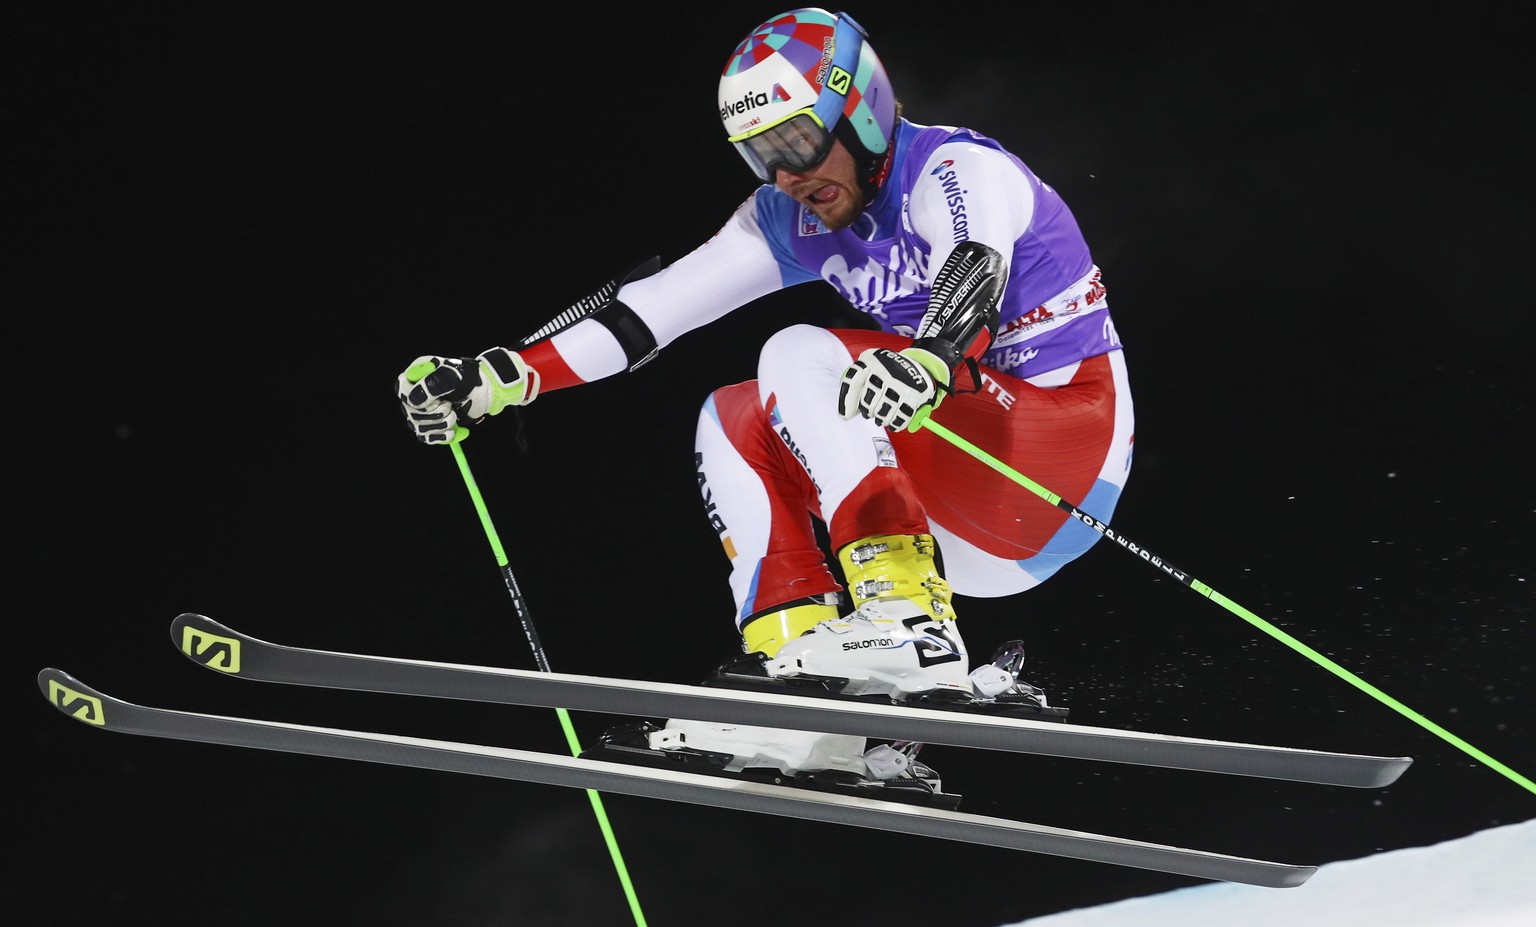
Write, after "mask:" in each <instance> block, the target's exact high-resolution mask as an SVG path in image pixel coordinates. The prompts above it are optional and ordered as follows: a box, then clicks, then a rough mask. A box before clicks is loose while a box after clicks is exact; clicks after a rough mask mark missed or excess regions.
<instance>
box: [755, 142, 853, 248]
mask: <svg viewBox="0 0 1536 927" xmlns="http://www.w3.org/2000/svg"><path fill="white" fill-rule="evenodd" d="M773 182H774V185H775V186H777V187H778V188H779V189H780V190H782V191H784V192H785V193H787V194H789V195H790V196H792V197H794V198H795V200H796V201H797V202H800V203H803V204H805V205H806V206H809V207H810V209H811V212H814V213H815V214H816V217H817V218H818V219H820V220H821V221H822V224H824V225H825V226H826V227H827V228H829V229H832V230H833V231H836V230H838V229H845V228H847V227H848V226H850V225H852V224H853V220H854V219H857V218H858V217H859V212H860V211H861V210H862V209H863V207H864V195H863V194H862V193H860V192H859V178H858V170H857V168H856V167H855V166H854V163H853V155H851V154H849V153H848V149H847V148H844V147H843V143H842V142H841V141H838V142H834V143H833V145H832V150H831V151H830V152H829V153H828V154H827V156H826V158H825V159H823V160H822V162H821V163H820V164H818V165H816V166H815V167H813V168H811V169H810V170H808V171H805V172H804V173H799V174H797V173H793V172H791V171H788V170H785V169H783V168H780V169H779V170H777V171H775V172H774V174H773Z"/></svg>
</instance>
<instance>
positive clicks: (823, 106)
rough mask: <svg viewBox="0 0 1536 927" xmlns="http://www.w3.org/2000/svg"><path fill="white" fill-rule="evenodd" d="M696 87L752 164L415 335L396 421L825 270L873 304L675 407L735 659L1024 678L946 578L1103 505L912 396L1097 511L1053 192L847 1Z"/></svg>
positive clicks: (1071, 271)
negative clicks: (623, 245)
mask: <svg viewBox="0 0 1536 927" xmlns="http://www.w3.org/2000/svg"><path fill="white" fill-rule="evenodd" d="M719 101H720V118H721V120H722V121H723V122H724V125H725V131H726V135H727V136H728V140H729V141H730V143H731V144H732V145H733V146H734V147H735V149H736V151H737V152H738V153H739V154H740V155H741V157H742V158H743V159H744V160H745V161H746V163H747V165H748V167H750V168H751V170H752V172H753V173H754V174H755V175H756V177H757V178H758V180H760V181H762V184H761V185H760V186H758V187H757V188H756V190H755V191H754V192H753V193H752V194H751V195H750V196H748V197H747V199H746V200H745V202H744V203H743V204H742V205H741V206H740V207H739V208H737V210H736V211H735V213H734V214H733V215H732V216H731V217H730V218H729V219H728V220H727V221H726V223H725V225H724V226H723V227H721V228H720V229H719V231H718V232H717V233H716V234H715V235H714V237H712V238H710V239H709V240H708V241H707V242H705V243H704V244H702V245H700V246H699V247H698V248H696V249H695V250H694V251H692V252H691V253H689V254H687V255H686V256H684V257H682V258H680V259H679V260H677V261H676V262H674V263H671V264H669V265H667V266H666V267H659V261H652V262H650V263H649V264H648V265H643V266H642V267H641V268H637V269H636V270H635V271H632V272H631V273H629V274H628V275H626V276H624V277H621V278H618V279H616V280H614V281H613V282H612V283H610V284H609V285H608V286H606V287H604V288H603V289H601V290H599V291H598V292H597V293H596V294H594V295H593V296H592V297H589V298H588V299H587V300H584V301H583V302H581V303H578V304H577V306H575V307H573V308H572V310H570V311H568V312H567V313H565V314H564V315H563V316H561V317H560V318H557V319H555V320H554V321H552V322H551V323H550V324H549V325H547V326H545V328H544V329H543V330H542V331H541V332H539V333H536V334H535V335H534V336H532V337H530V338H528V339H524V340H523V341H522V342H520V343H519V344H518V346H517V347H516V348H515V349H514V348H507V347H492V348H490V349H489V350H487V351H484V352H482V353H481V354H480V355H478V356H477V357H473V358H456V357H447V356H437V355H426V356H423V357H419V358H417V359H416V360H415V361H413V362H412V364H411V365H410V367H408V368H407V370H406V372H405V373H402V374H401V375H400V377H399V379H398V383H397V391H398V395H399V399H400V401H401V403H402V406H403V408H404V412H405V416H406V419H407V421H408V423H409V424H410V427H411V428H412V430H413V432H414V433H415V435H416V437H417V438H418V439H419V440H421V441H423V442H425V443H428V444H441V443H448V442H451V441H453V440H456V434H457V429H459V428H460V427H461V426H463V427H467V426H470V425H477V424H478V423H480V422H481V421H482V419H483V418H484V417H485V416H488V415H489V416H494V415H496V414H497V413H499V412H501V411H503V410H504V409H506V408H508V407H513V406H523V405H527V404H528V403H530V402H532V401H533V400H534V399H536V398H537V397H539V396H540V395H542V394H544V393H549V392H554V391H556V390H560V389H564V388H566V387H571V386H575V385H578V384H583V383H590V382H593V381H595V380H599V379H602V378H605V377H609V376H611V375H614V374H618V373H621V372H623V371H626V370H631V369H634V368H635V367H637V366H639V365H640V364H642V363H645V362H647V361H648V360H650V359H651V358H653V357H654V356H655V355H656V354H657V352H658V351H659V350H660V349H661V348H663V347H666V346H667V345H668V344H669V343H670V342H672V341H673V340H675V339H676V338H678V337H679V336H680V335H682V334H684V333H685V332H688V331H690V330H692V329H695V328H698V327H700V326H703V325H705V324H707V323H709V322H713V321H715V320H718V319H720V318H721V317H723V316H725V315H726V314H727V313H729V312H731V311H732V310H734V309H736V308H738V307H741V306H744V305H746V304H748V303H750V302H752V301H753V300H755V299H757V298H758V297H761V296H764V295H766V294H768V293H771V292H774V291H776V290H780V289H784V288H787V287H792V286H797V285H800V284H805V283H810V282H812V281H822V282H824V283H825V284H827V285H830V286H832V287H833V288H834V289H835V290H836V291H837V293H838V294H839V295H840V296H842V297H843V298H844V299H846V300H847V301H848V302H849V303H850V304H851V305H852V306H853V307H854V308H855V309H857V310H858V311H860V312H862V313H864V314H865V315H866V316H867V318H868V320H869V328H858V329H847V330H844V329H824V328H819V327H815V326H810V325H803V324H797V325H793V326H790V327H787V328H785V329H783V330H781V331H780V332H778V333H776V334H775V335H773V336H772V337H771V338H769V339H768V340H767V342H766V343H765V344H764V345H763V346H762V349H761V352H760V355H759V360H758V367H757V377H756V379H753V380H749V381H747V382H743V383H737V384H734V385H730V386H724V387H721V388H720V389H718V390H716V391H715V392H714V393H713V394H712V395H711V396H709V397H708V398H707V399H706V400H705V402H704V404H703V410H702V412H701V414H700V416H699V421H698V430H697V438H696V446H695V463H696V466H697V468H698V478H699V484H700V487H701V490H702V492H703V493H704V496H705V499H706V500H707V502H708V504H709V517H710V521H711V524H712V526H713V527H714V529H715V531H716V532H718V534H719V537H720V542H721V544H722V545H723V547H724V549H725V553H726V556H727V557H728V559H729V562H730V573H729V581H730V587H731V591H732V593H733V596H734V600H735V605H736V613H735V622H736V627H737V628H738V629H739V631H740V634H741V637H742V642H743V656H742V658H741V659H739V660H737V661H736V663H735V665H734V668H730V672H731V673H732V674H734V675H736V676H738V677H742V678H745V677H749V676H754V675H755V676H756V677H757V678H758V679H760V680H761V681H763V682H764V683H766V684H767V685H768V686H772V685H779V686H780V687H782V688H785V689H788V687H789V686H790V684H792V683H794V682H802V683H803V682H805V681H808V680H809V681H821V680H827V681H829V682H828V683H827V684H828V685H830V686H832V687H833V688H836V687H837V686H839V685H841V686H842V688H841V690H840V694H841V695H844V696H853V697H860V696H865V697H867V696H876V697H887V698H889V699H892V700H895V701H900V702H906V703H910V704H924V705H934V704H944V703H947V702H953V703H960V704H964V703H966V702H967V701H970V700H977V699H980V700H986V699H988V698H993V697H996V696H998V695H999V693H1002V692H1009V691H1011V692H1020V691H1023V692H1027V693H1030V694H1031V695H1033V696H1035V697H1036V701H1037V702H1038V703H1039V704H1040V705H1044V698H1043V693H1040V692H1039V690H1038V689H1034V688H1033V687H1030V686H1028V685H1027V684H1025V683H1022V682H1019V681H1018V680H1016V679H1015V678H1013V676H1014V675H1016V672H1017V668H1018V666H1017V663H1018V662H1019V661H1014V662H1013V665H1012V666H1011V667H1010V669H1011V673H1009V674H1000V673H999V671H998V669H997V666H1004V665H1005V664H1006V663H1007V661H999V664H997V666H993V665H990V664H989V665H984V666H981V667H978V668H977V670H976V671H975V672H974V673H972V672H970V670H969V663H970V661H969V657H968V655H967V651H966V646H965V643H964V642H963V640H962V638H961V636H960V631H959V628H958V623H957V620H956V618H957V615H956V612H957V609H956V605H955V602H954V596H953V593H960V594H962V595H966V596H975V597H998V596H1008V595H1013V594H1015V593H1018V592H1022V591H1024V590H1027V589H1029V588H1031V587H1033V586H1035V585H1036V584H1038V583H1040V582H1042V581H1043V580H1045V579H1047V578H1048V577H1050V576H1051V575H1053V574H1054V573H1055V572H1056V571H1057V570H1058V569H1060V568H1061V567H1062V566H1063V565H1064V564H1066V563H1067V562H1069V561H1071V560H1073V559H1074V558H1076V557H1078V556H1080V555H1081V554H1082V553H1083V552H1084V551H1086V550H1087V549H1088V548H1089V547H1090V546H1092V544H1093V543H1094V542H1095V541H1096V540H1097V539H1098V537H1099V535H1098V534H1097V533H1096V532H1094V531H1093V530H1091V529H1090V528H1088V527H1087V526H1085V525H1082V524H1079V523H1078V522H1076V521H1074V520H1069V519H1068V518H1067V516H1066V515H1065V514H1064V513H1063V512H1062V511H1061V510H1060V509H1058V508H1056V507H1054V506H1050V505H1047V504H1044V503H1043V502H1042V501H1041V500H1040V499H1038V498H1037V497H1035V496H1034V495H1033V494H1031V493H1030V492H1028V491H1027V490H1026V489H1024V488H1022V487H1020V486H1018V485H1016V484H1014V483H1013V482H1012V481H1010V480H1008V479H1007V478H1006V477H1004V476H1002V475H1000V474H998V473H996V472H995V471H993V470H992V469H991V468H989V467H988V466H986V465H984V464H982V463H980V462H978V461H977V460H975V459H973V458H972V457H970V456H969V455H967V454H965V453H964V452H963V451H961V450H960V449H959V448H957V447H955V446H954V445H953V444H951V443H948V442H947V441H945V440H944V439H942V438H940V437H938V436H937V435H936V434H935V433H934V432H932V431H931V430H927V429H924V428H923V427H922V425H923V423H924V422H925V420H926V419H928V418H929V417H930V416H932V417H933V420H934V422H936V423H940V424H943V425H944V426H945V427H947V428H949V429H952V430H953V431H954V432H955V433H956V434H958V435H960V436H962V437H964V438H965V439H967V440H968V441H970V442H972V443H974V444H975V445H977V446H978V447H980V448H982V449H984V450H986V451H987V452H989V453H990V454H992V455H994V456H995V457H997V458H998V459H1000V460H1002V461H1004V462H1005V463H1007V464H1009V465H1010V466H1012V467H1014V468H1015V469H1017V470H1019V471H1020V472H1023V473H1026V474H1029V475H1030V476H1031V477H1032V478H1034V479H1036V480H1038V481H1040V482H1041V483H1043V484H1045V485H1047V486H1049V487H1051V488H1052V489H1053V491H1055V492H1057V493H1060V494H1061V495H1062V496H1063V497H1064V498H1067V499H1070V500H1072V501H1074V502H1075V503H1076V504H1078V505H1079V506H1081V507H1082V508H1083V509H1084V510H1086V511H1090V512H1092V513H1094V514H1095V515H1096V516H1097V517H1098V518H1100V519H1103V520H1108V519H1109V518H1110V516H1111V515H1112V513H1113V511H1114V508H1115V504H1116V502H1117V500H1118V499H1119V496H1120V493H1121V490H1122V488H1123V486H1124V484H1125V480H1126V477H1127V474H1128V472H1129V469H1130V462H1131V446H1132V440H1133V433H1132V432H1133V412H1132V403H1131V396H1130V393H1129V390H1128V381H1127V375H1126V367H1125V362H1124V360H1123V357H1122V353H1121V350H1120V342H1119V339H1118V337H1117V336H1116V333H1115V329H1114V325H1113V324H1112V322H1111V320H1110V315H1109V308H1108V302H1107V299H1106V293H1105V288H1104V285H1103V283H1102V282H1101V279H1100V271H1099V268H1098V267H1097V266H1096V265H1095V264H1094V261H1093V258H1092V256H1091V254H1090V251H1089V248H1088V246H1087V244H1086V243H1085V241H1084V238H1083V235H1082V233H1081V231H1080V230H1079V228H1078V225H1077V222H1076V220H1075V219H1074V218H1073V216H1072V213H1071V212H1070V211H1069V209H1068V208H1067V206H1066V204H1065V203H1064V202H1063V200H1062V198H1061V196H1060V195H1059V194H1058V193H1057V192H1056V191H1055V190H1054V189H1052V188H1051V187H1049V186H1047V185H1046V184H1045V183H1044V182H1042V181H1041V180H1040V178H1038V177H1037V176H1036V175H1035V174H1034V173H1033V172H1032V171H1031V170H1030V169H1029V168H1028V167H1027V166H1026V165H1025V164H1024V163H1022V162H1021V161H1020V160H1019V159H1018V158H1017V157H1016V156H1014V155H1013V154H1011V153H1010V152H1009V151H1007V150H1006V149H1005V148H1003V146H1002V145H1001V144H999V143H998V142H997V141H995V140H993V139H991V138H989V137H987V136H984V135H982V134H980V133H978V132H976V131H973V130H971V129H966V128H958V127H953V126H945V125H920V124H917V123H915V122H911V121H909V120H908V119H907V118H906V117H905V116H904V114H903V112H902V108H901V105H900V104H899V102H898V101H897V99H896V97H895V94H894V93H893V91H892V87H891V83H890V80H889V78H888V77H887V74H886V71H885V68H884V67H883V65H882V64H881V61H880V58H879V57H878V56H877V55H876V54H875V50H874V48H873V47H872V46H871V45H870V43H869V42H868V41H867V35H866V33H865V31H864V30H863V29H862V27H860V26H859V25H858V24H857V23H856V22H855V21H854V20H853V19H852V18H851V17H849V16H848V14H846V13H837V14H833V13H830V12H828V11H826V10H822V9H814V8H805V9H796V10H791V11H789V12H786V13H782V14H779V15H777V16H774V17H773V18H771V19H769V20H768V21H766V22H764V23H763V24H761V25H759V26H758V27H757V28H755V29H753V30H752V32H751V33H750V34H749V35H748V36H747V37H746V39H745V40H743V41H742V42H741V43H740V44H739V45H738V46H737V48H736V50H735V52H734V53H732V54H731V56H730V57H729V59H728V60H727V61H726V63H725V68H724V71H723V73H722V76H721V78H720V85H719ZM813 519H814V520H819V521H820V523H821V524H823V525H824V526H825V528H826V531H827V534H828V537H829V538H830V543H831V548H832V550H833V552H835V558H836V565H837V566H839V567H840V569H841V573H842V579H843V582H839V580H838V578H837V576H836V575H835V574H834V572H833V570H832V566H833V564H832V563H831V562H829V560H828V558H827V557H826V556H825V555H824V554H823V551H822V548H821V547H820V545H819V543H818V541H817V537H816V534H815V525H816V522H815V521H813ZM845 592H846V593H847V597H848V598H849V599H851V610H849V611H847V613H845V611H844V609H843V608H842V605H843V604H844V603H845V602H846V601H847V600H846V599H845V598H844V596H843V593H845ZM1003 677H1006V678H1003ZM843 680H846V681H847V682H846V685H843V684H842V681H843ZM801 691H803V690H801ZM647 738H648V744H647V745H648V746H649V747H650V748H651V749H652V750H660V751H680V750H686V751H699V752H701V753H704V754H708V753H714V754H716V755H729V756H730V760H729V762H728V764H727V768H728V769H729V770H731V771H738V770H742V769H754V768H766V769H771V770H775V771H777V772H782V773H786V774H789V775H792V776H795V775H813V776H814V775H817V774H823V775H832V774H842V775H846V776H851V777H854V778H857V779H860V780H862V781H868V782H878V781H885V780H890V779H892V778H893V777H894V778H900V777H902V776H907V777H910V776H912V775H915V774H916V773H915V772H914V768H915V767H916V768H918V769H917V771H918V772H922V774H923V775H925V776H930V777H932V778H935V779H936V776H934V774H932V771H931V770H927V769H926V768H925V767H920V764H915V761H914V760H913V758H912V756H911V750H910V749H909V750H907V751H905V752H903V751H901V750H893V748H892V747H890V746H886V745H881V746H877V747H876V748H874V749H872V750H869V751H867V752H866V751H865V750H864V748H865V746H866V741H865V740H864V739H863V738H855V737H849V736H843V735H830V734H816V733H813V732H793V731H780V730H773V729H766V728H747V727H741V726H735V725H719V724H706V723H703V722H695V721H687V720H681V719H673V720H671V721H668V722H667V724H666V726H665V727H664V728H660V729H651V730H650V733H649V734H648V735H647Z"/></svg>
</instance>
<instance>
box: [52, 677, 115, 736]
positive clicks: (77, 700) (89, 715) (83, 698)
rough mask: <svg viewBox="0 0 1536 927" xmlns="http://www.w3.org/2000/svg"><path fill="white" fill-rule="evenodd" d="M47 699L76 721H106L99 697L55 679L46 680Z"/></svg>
mask: <svg viewBox="0 0 1536 927" xmlns="http://www.w3.org/2000/svg"><path fill="white" fill-rule="evenodd" d="M48 701H50V702H52V703H53V704H54V707H56V708H58V709H59V710H60V711H62V712H64V713H65V714H66V715H69V716H70V717H71V718H74V719H75V720H76V721H84V722H85V723H86V724H95V725H98V726H99V725H103V724H106V723H107V719H106V716H105V715H104V714H102V710H101V699H99V698H97V697H96V696H94V695H86V694H85V693H84V692H76V691H75V690H74V689H71V688H70V687H69V686H66V685H64V684H63V683H62V682H59V681H58V680H57V679H50V680H48Z"/></svg>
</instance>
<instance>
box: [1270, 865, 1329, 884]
mask: <svg viewBox="0 0 1536 927" xmlns="http://www.w3.org/2000/svg"><path fill="white" fill-rule="evenodd" d="M1278 875H1279V877H1278V878H1276V879H1275V880H1274V881H1273V882H1269V883H1267V886H1268V887H1269V888H1296V887H1297V886H1299V885H1305V884H1306V883H1307V880H1308V879H1310V878H1312V877H1313V876H1315V875H1317V867H1316V866H1290V867H1288V868H1286V869H1285V870H1283V871H1281V872H1280V873H1279V874H1278Z"/></svg>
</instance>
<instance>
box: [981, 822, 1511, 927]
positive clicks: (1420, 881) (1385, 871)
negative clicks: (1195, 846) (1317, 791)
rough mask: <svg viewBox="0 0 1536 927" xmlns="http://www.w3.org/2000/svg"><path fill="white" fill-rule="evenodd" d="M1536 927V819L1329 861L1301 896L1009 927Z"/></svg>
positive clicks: (1295, 891) (1296, 891)
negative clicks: (1453, 838)
mask: <svg viewBox="0 0 1536 927" xmlns="http://www.w3.org/2000/svg"><path fill="white" fill-rule="evenodd" d="M1236 924H1240V925H1242V927H1297V925H1305V927H1532V925H1536V820H1530V821H1526V822H1524V823H1522V824H1510V825H1507V826H1503V827H1496V828H1493V829H1491V830H1485V831H1480V832H1478V833H1475V834H1472V835H1471V836H1468V837H1463V838H1461V839H1459V840H1451V841H1448V842H1445V843H1440V844H1436V845H1434V846H1427V847H1414V848H1411V849H1405V850H1395V851H1393V852H1390V853H1382V854H1379V855H1375V856H1368V857H1365V858H1363V859H1354V860H1347V861H1344V862H1337V863H1329V864H1326V865H1323V866H1320V867H1318V870H1317V874H1316V875H1314V876H1312V878H1311V879H1309V880H1307V882H1306V883H1305V884H1303V885H1300V886H1298V887H1296V888H1285V889H1270V888H1257V887H1255V886H1251V885H1233V884H1228V883H1220V884H1212V885H1200V886H1196V887H1194V888H1184V889H1179V890H1178V891H1173V892H1167V893H1165V894H1162V895H1151V896H1148V897H1145V898H1132V899H1127V900H1125V901H1117V902H1115V903H1113V904H1107V905H1101V906H1099V907H1095V908H1082V909H1079V910H1075V911H1064V912H1062V913H1060V914H1051V915H1048V916H1046V917H1036V918H1031V919H1029V920H1025V921H1020V922H1018V923H1017V924H1013V925H1008V927H1233V925H1236Z"/></svg>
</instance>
